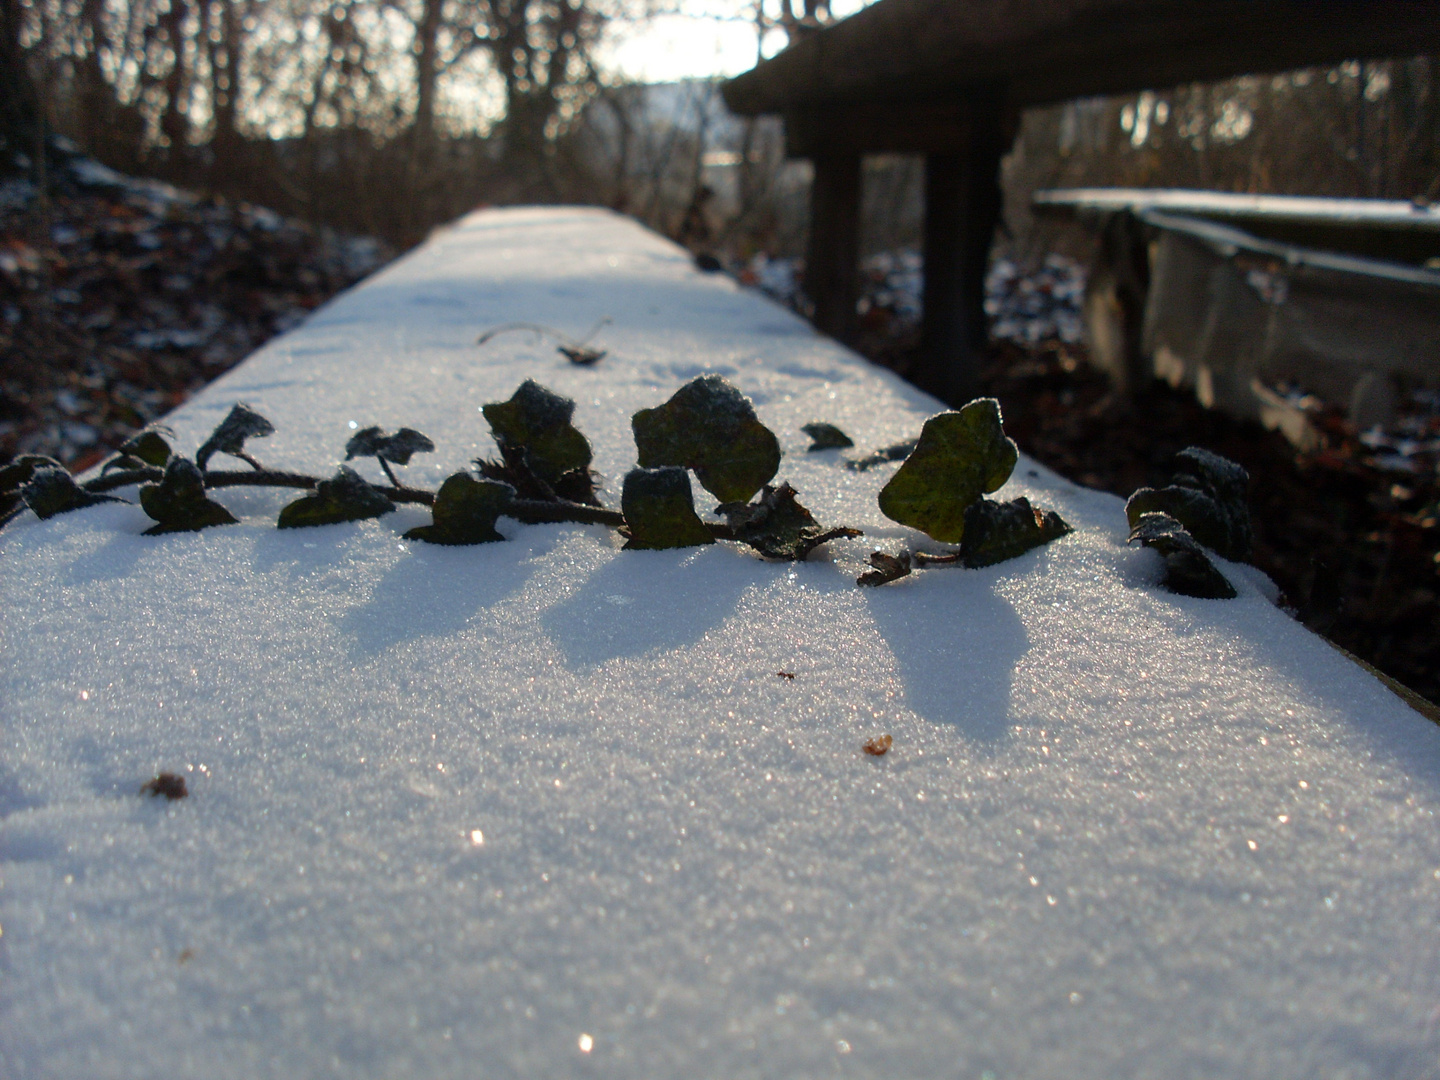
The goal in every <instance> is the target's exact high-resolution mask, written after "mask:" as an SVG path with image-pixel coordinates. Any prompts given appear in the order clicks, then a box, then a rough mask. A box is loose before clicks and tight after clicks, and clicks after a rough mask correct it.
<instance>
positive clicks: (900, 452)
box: [845, 439, 920, 472]
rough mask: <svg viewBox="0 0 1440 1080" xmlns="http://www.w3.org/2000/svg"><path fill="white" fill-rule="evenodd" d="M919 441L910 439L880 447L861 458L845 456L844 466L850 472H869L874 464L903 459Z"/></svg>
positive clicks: (911, 452) (913, 449) (912, 450)
mask: <svg viewBox="0 0 1440 1080" xmlns="http://www.w3.org/2000/svg"><path fill="white" fill-rule="evenodd" d="M919 441H920V440H918V439H910V440H908V441H906V442H901V443H896V444H895V445H893V446H886V447H882V448H881V449H879V450H876V451H875V452H874V453H873V454H866V455H865V456H864V457H861V458H847V459H846V461H845V467H846V468H847V469H849V470H850V471H851V472H869V471H870V470H871V469H873V468H874V467H875V466H876V465H884V464H885V463H886V462H889V461H904V460H905V459H906V458H907V457H909V456H910V455H911V454H913V453H914V452H915V444H916V443H917V442H919Z"/></svg>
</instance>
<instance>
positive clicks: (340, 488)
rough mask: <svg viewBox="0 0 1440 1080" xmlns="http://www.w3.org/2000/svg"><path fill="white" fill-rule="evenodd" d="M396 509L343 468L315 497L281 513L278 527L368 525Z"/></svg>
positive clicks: (325, 483)
mask: <svg viewBox="0 0 1440 1080" xmlns="http://www.w3.org/2000/svg"><path fill="white" fill-rule="evenodd" d="M394 509H395V504H394V503H393V502H391V501H390V499H389V498H388V497H387V496H385V495H384V494H383V493H382V492H380V491H377V490H376V489H375V488H373V487H372V486H370V484H368V483H366V481H365V479H364V478H363V477H362V476H361V475H360V474H359V473H357V472H356V471H355V470H354V469H352V468H350V467H349V466H347V465H341V466H340V468H339V470H338V471H337V472H336V473H335V475H334V476H333V477H331V478H330V479H329V480H321V481H320V483H319V484H317V485H316V486H315V494H313V495H307V496H305V497H304V498H303V499H296V500H295V501H294V502H292V503H291V504H290V505H289V506H287V507H285V509H283V510H281V511H280V520H279V521H278V522H276V525H277V526H278V527H279V528H281V529H300V528H308V527H309V526H312V525H334V524H337V523H339V522H342V521H364V520H365V519H367V518H377V517H379V516H380V515H381V514H388V513H389V512H390V511H391V510H394Z"/></svg>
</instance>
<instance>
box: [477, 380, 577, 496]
mask: <svg viewBox="0 0 1440 1080" xmlns="http://www.w3.org/2000/svg"><path fill="white" fill-rule="evenodd" d="M480 411H481V412H483V413H484V414H485V419H486V420H488V421H489V423H490V430H491V431H492V432H493V433H494V435H495V442H496V443H497V444H498V445H499V446H500V450H501V452H502V453H504V452H505V451H506V450H507V449H508V450H511V451H523V453H524V459H525V464H526V465H528V466H529V468H530V470H531V471H532V472H533V473H534V474H535V475H536V476H537V477H539V478H540V479H541V480H542V481H544V482H545V483H546V484H550V485H554V484H555V483H556V482H558V481H559V480H560V478H561V477H562V476H564V475H565V474H566V473H571V472H575V471H580V472H588V471H589V469H590V457H591V454H590V442H589V440H587V439H586V438H585V436H584V435H582V434H581V433H580V432H579V431H578V430H577V429H576V428H575V426H574V425H573V424H571V423H570V419H571V417H573V416H574V415H575V402H573V401H571V400H570V399H569V398H566V397H561V396H560V395H559V394H556V393H554V392H552V391H550V390H547V389H545V387H543V386H541V385H540V384H539V383H537V382H535V381H534V380H532V379H526V380H525V381H524V382H523V383H521V384H520V388H519V389H518V390H516V391H515V393H514V394H513V395H511V397H510V400H509V401H503V402H498V403H494V404H490V405H483V406H481V409H480Z"/></svg>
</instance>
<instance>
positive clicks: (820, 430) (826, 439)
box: [800, 420, 855, 454]
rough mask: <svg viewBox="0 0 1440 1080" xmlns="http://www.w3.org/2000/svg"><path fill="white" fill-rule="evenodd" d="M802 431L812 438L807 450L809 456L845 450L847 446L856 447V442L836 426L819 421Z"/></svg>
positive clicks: (803, 428) (807, 425)
mask: <svg viewBox="0 0 1440 1080" xmlns="http://www.w3.org/2000/svg"><path fill="white" fill-rule="evenodd" d="M800 430H801V431H803V432H804V433H805V434H806V435H809V436H810V445H809V446H807V447H806V448H805V452H806V453H807V454H813V453H815V452H816V451H818V450H844V449H845V448H846V447H847V446H854V445H855V440H854V439H852V438H850V436H849V435H846V434H845V432H843V431H841V430H840V429H839V428H838V427H836V426H835V425H834V424H825V423H821V422H820V421H818V420H817V421H816V422H815V423H813V424H806V425H805V426H804V427H802V428H801V429H800Z"/></svg>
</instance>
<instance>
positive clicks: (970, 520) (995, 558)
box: [961, 496, 1075, 569]
mask: <svg viewBox="0 0 1440 1080" xmlns="http://www.w3.org/2000/svg"><path fill="white" fill-rule="evenodd" d="M1074 531H1075V530H1074V529H1072V528H1071V527H1070V526H1069V525H1067V524H1065V521H1064V520H1063V519H1062V518H1061V517H1060V515H1059V514H1057V513H1056V512H1055V511H1054V510H1037V509H1035V508H1034V507H1033V506H1031V505H1030V500H1029V499H1026V498H1024V497H1023V496H1022V497H1021V498H1018V499H1013V500H1011V501H1010V502H1006V503H1001V502H995V501H994V500H993V499H980V500H978V501H976V502H974V503H971V504H970V506H969V507H968V508H967V509H966V511H965V540H964V542H963V543H962V544H961V554H962V557H963V559H964V562H965V565H966V566H968V567H970V568H971V569H974V568H975V567H979V566H993V565H994V564H995V563H998V562H1004V561H1005V560H1006V559H1013V558H1015V557H1016V556H1018V555H1024V554H1025V552H1027V551H1029V550H1030V549H1031V548H1037V547H1039V546H1040V545H1041V544H1048V543H1049V542H1050V541H1051V540H1055V539H1057V538H1059V537H1061V536H1064V535H1065V534H1066V533H1069V532H1074Z"/></svg>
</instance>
